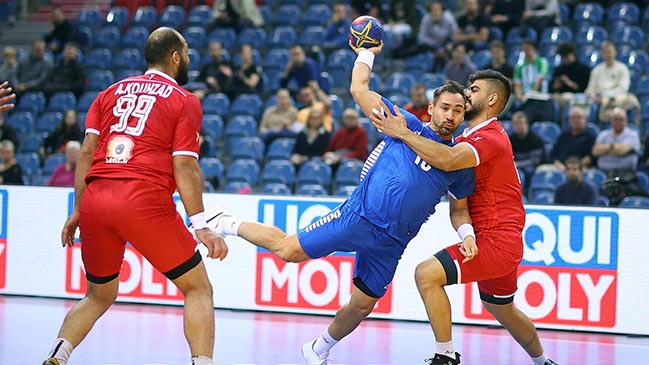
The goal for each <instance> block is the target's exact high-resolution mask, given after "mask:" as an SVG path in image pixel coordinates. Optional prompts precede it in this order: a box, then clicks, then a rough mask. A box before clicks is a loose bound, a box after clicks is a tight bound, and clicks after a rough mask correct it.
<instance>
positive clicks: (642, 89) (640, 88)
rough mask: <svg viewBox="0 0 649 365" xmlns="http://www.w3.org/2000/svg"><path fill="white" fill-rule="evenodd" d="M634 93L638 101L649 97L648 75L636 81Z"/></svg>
mask: <svg viewBox="0 0 649 365" xmlns="http://www.w3.org/2000/svg"><path fill="white" fill-rule="evenodd" d="M635 93H636V95H637V96H638V98H640V99H642V98H643V97H645V96H649V75H643V76H642V77H640V79H638V82H637V83H636V85H635ZM646 132H649V131H646Z"/></svg>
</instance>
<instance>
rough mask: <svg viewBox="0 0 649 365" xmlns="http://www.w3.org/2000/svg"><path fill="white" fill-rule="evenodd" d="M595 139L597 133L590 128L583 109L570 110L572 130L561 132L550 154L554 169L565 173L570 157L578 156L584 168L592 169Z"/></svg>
mask: <svg viewBox="0 0 649 365" xmlns="http://www.w3.org/2000/svg"><path fill="white" fill-rule="evenodd" d="M595 138H596V136H595V132H593V130H592V129H589V128H588V122H587V121H586V114H585V113H584V111H583V109H581V108H579V107H572V108H571V109H570V129H569V130H565V131H563V132H561V134H560V135H559V137H558V138H557V142H556V143H555V144H554V147H553V148H552V152H551V153H550V159H551V161H552V164H553V167H554V169H557V170H559V171H562V172H565V170H566V166H565V161H566V159H568V157H570V156H577V157H578V158H579V159H580V162H581V166H582V167H584V168H587V167H590V166H591V165H592V164H593V158H592V155H591V150H592V148H593V144H594V143H595Z"/></svg>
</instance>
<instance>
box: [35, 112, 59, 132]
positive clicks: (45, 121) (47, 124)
mask: <svg viewBox="0 0 649 365" xmlns="http://www.w3.org/2000/svg"><path fill="white" fill-rule="evenodd" d="M62 120H63V113H60V112H47V113H43V114H41V115H40V116H39V117H38V119H37V120H36V124H35V125H34V131H35V132H47V133H52V132H53V131H54V130H55V129H56V127H57V126H58V125H59V123H61V121H62Z"/></svg>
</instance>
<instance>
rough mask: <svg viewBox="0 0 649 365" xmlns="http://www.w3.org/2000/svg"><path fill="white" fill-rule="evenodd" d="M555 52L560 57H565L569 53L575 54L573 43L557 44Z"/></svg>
mask: <svg viewBox="0 0 649 365" xmlns="http://www.w3.org/2000/svg"><path fill="white" fill-rule="evenodd" d="M557 54H558V55H559V56H561V57H565V56H567V55H569V54H575V45H574V44H572V43H570V42H564V43H561V44H560V45H559V46H557Z"/></svg>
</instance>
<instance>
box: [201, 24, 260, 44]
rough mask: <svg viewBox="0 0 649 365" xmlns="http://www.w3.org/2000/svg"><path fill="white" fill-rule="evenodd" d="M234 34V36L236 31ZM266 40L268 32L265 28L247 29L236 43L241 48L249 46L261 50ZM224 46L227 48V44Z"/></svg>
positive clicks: (236, 39)
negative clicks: (244, 45)
mask: <svg viewBox="0 0 649 365" xmlns="http://www.w3.org/2000/svg"><path fill="white" fill-rule="evenodd" d="M217 30H218V29H217ZM232 32H233V34H234V31H232ZM212 33H214V32H212ZM228 37H229V35H228ZM235 37H236V34H235ZM210 38H211V35H210ZM266 38H267V35H266V31H265V30H264V29H263V28H246V29H244V30H242V31H241V33H240V34H239V38H235V43H236V44H237V45H239V46H241V45H242V44H249V45H250V46H251V47H252V48H255V49H261V48H262V47H263V46H264V45H265V44H266ZM221 43H223V42H221ZM223 46H224V47H225V44H223Z"/></svg>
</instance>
